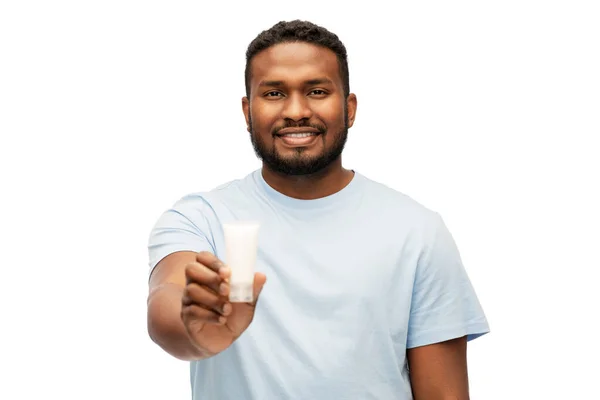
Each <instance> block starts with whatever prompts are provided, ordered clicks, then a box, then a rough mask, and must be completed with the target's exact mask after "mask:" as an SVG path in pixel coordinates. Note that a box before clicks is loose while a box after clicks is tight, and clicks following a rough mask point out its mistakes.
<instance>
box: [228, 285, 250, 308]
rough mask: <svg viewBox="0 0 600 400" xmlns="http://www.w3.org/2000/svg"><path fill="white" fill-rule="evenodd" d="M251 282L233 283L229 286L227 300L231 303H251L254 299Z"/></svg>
mask: <svg viewBox="0 0 600 400" xmlns="http://www.w3.org/2000/svg"><path fill="white" fill-rule="evenodd" d="M253 286H254V285H253V284H252V283H235V284H231V285H230V286H229V301H231V302H232V303H251V302H252V301H253V300H254V299H253V296H252V294H253V293H252V292H253V289H254V287H253Z"/></svg>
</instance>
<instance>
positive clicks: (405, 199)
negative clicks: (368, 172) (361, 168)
mask: <svg viewBox="0 0 600 400" xmlns="http://www.w3.org/2000/svg"><path fill="white" fill-rule="evenodd" d="M361 178H362V180H363V181H364V188H365V190H364V201H365V203H366V204H367V205H368V206H370V207H372V208H373V212H374V213H377V214H382V215H385V216H386V217H387V218H389V219H390V220H393V221H394V222H399V223H401V224H402V225H404V226H407V225H409V226H411V227H415V228H420V230H421V229H426V230H429V231H432V230H433V231H435V229H437V226H438V224H439V223H440V219H441V216H440V215H439V213H438V212H437V211H435V210H433V209H431V208H429V207H427V206H425V205H424V204H423V203H421V202H419V201H417V200H415V199H414V198H413V197H411V196H410V195H408V194H407V193H405V192H402V191H400V190H398V189H396V188H393V187H391V186H389V185H387V184H385V183H382V182H379V181H376V180H374V179H371V178H369V177H366V176H364V175H361Z"/></svg>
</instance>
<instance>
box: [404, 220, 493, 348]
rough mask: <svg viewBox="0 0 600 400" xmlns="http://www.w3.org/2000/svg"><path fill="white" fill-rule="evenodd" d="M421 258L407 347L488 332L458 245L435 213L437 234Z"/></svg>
mask: <svg viewBox="0 0 600 400" xmlns="http://www.w3.org/2000/svg"><path fill="white" fill-rule="evenodd" d="M430 237H431V238H432V239H430V243H429V245H428V246H427V248H426V249H425V251H424V254H423V256H422V257H421V258H420V260H419V262H418V264H417V269H416V274H415V281H414V285H413V293H412V301H411V307H410V317H409V323H408V337H407V345H406V347H407V348H412V347H418V346H424V345H427V344H432V343H438V342H442V341H445V340H450V339H453V338H457V337H462V336H467V340H469V341H470V340H473V339H475V338H477V337H479V336H482V335H484V334H486V333H488V332H489V326H488V322H487V319H486V316H485V314H484V312H483V309H482V307H481V305H480V302H479V299H478V298H477V295H476V293H475V290H474V288H473V286H472V284H471V281H470V279H469V277H468V276H467V272H466V270H465V268H464V266H463V263H462V260H461V257H460V254H459V251H458V248H457V246H456V243H455V241H454V239H453V237H452V235H451V234H450V232H449V231H448V229H447V227H446V225H445V223H444V221H443V220H442V218H441V217H440V216H439V215H438V214H436V223H435V229H434V234H433V235H430Z"/></svg>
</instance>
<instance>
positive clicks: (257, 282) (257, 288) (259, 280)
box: [253, 272, 267, 304]
mask: <svg viewBox="0 0 600 400" xmlns="http://www.w3.org/2000/svg"><path fill="white" fill-rule="evenodd" d="M266 282H267V277H266V276H265V274H262V273H260V272H257V273H256V274H254V288H253V291H254V297H253V298H254V302H253V303H254V304H256V302H257V301H258V296H259V295H260V292H262V289H263V287H264V286H265V283H266Z"/></svg>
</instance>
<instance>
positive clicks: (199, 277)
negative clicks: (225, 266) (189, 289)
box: [185, 262, 226, 293]
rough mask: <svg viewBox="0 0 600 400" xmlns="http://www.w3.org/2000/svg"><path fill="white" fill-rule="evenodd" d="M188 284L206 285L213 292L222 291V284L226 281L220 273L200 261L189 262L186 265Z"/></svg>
mask: <svg viewBox="0 0 600 400" xmlns="http://www.w3.org/2000/svg"><path fill="white" fill-rule="evenodd" d="M185 279H186V285H189V284H191V283H196V284H198V285H200V286H206V287H208V288H210V289H211V290H212V291H213V292H215V293H219V292H220V291H221V284H222V283H226V282H225V281H224V280H223V278H221V276H219V274H218V273H216V272H215V271H213V270H212V269H210V268H208V267H206V266H205V265H203V264H200V263H198V262H193V263H189V264H188V265H186V267H185Z"/></svg>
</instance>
